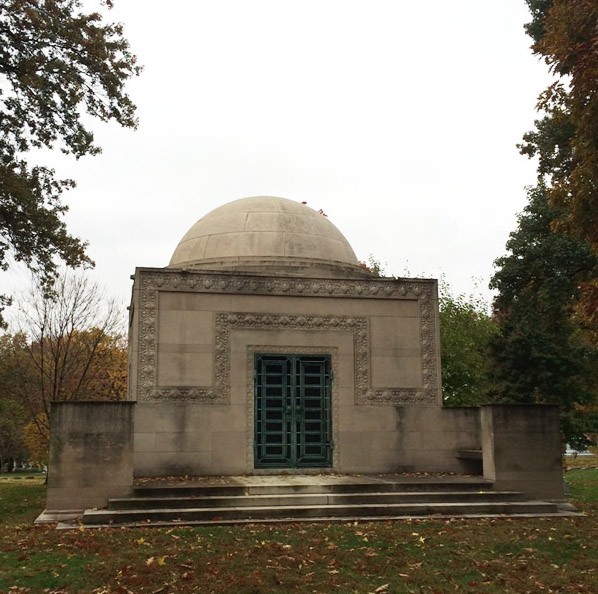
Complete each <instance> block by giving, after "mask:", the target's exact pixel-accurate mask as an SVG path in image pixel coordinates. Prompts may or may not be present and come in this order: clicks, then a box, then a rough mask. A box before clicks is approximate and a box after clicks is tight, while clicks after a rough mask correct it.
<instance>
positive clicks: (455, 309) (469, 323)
mask: <svg viewBox="0 0 598 594" xmlns="http://www.w3.org/2000/svg"><path fill="white" fill-rule="evenodd" d="M439 302H440V303H439V309H440V345H441V347H440V348H441V355H442V395H443V400H444V403H445V404H446V405H449V406H474V405H478V404H481V403H483V402H487V400H488V394H489V392H490V387H491V385H490V379H489V377H490V376H489V371H490V370H489V366H488V356H487V350H488V345H489V343H490V340H491V339H492V337H494V336H495V334H496V332H497V328H496V324H495V322H494V321H493V320H492V318H491V317H490V316H489V315H488V313H487V309H488V308H487V305H486V303H485V302H484V300H483V299H481V298H479V297H475V296H473V295H470V296H469V297H466V296H465V295H463V294H461V295H456V296H455V295H453V294H452V292H451V290H450V287H449V286H448V284H447V283H446V282H442V283H441V284H440V297H439Z"/></svg>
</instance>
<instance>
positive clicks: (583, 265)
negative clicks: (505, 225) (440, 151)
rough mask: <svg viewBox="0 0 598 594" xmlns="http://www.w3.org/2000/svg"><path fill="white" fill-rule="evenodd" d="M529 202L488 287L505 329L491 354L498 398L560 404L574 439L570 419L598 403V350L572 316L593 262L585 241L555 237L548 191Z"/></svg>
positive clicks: (534, 192)
mask: <svg viewBox="0 0 598 594" xmlns="http://www.w3.org/2000/svg"><path fill="white" fill-rule="evenodd" d="M528 200H529V202H528V205H527V207H526V208H525V210H524V212H523V213H522V214H521V215H520V216H519V220H518V223H519V225H518V228H517V230H516V231H514V232H513V233H511V235H510V239H509V241H508V242H507V250H508V252H509V254H508V255H506V256H504V257H502V258H498V259H497V260H496V262H495V265H496V267H497V271H496V273H495V274H494V276H493V278H492V281H491V283H490V286H491V288H494V289H497V290H498V295H497V297H496V299H495V301H494V314H495V317H496V321H497V323H498V325H499V328H500V333H499V335H498V336H496V337H495V338H494V339H493V341H492V344H491V350H490V354H491V358H492V364H493V373H494V378H495V382H496V385H495V397H496V399H497V400H499V401H506V402H528V403H556V404H559V405H560V406H561V408H562V412H563V429H564V432H565V435H566V437H567V439H575V438H576V436H577V438H579V436H580V435H579V430H574V423H571V422H567V418H570V413H571V412H572V411H574V410H576V409H577V408H578V407H579V406H580V405H584V404H587V403H590V402H592V401H593V400H594V399H595V398H596V388H597V385H596V381H595V380H596V377H595V372H594V369H595V366H596V365H597V364H598V351H597V349H596V347H594V346H592V344H591V342H590V341H589V340H588V335H587V332H585V333H584V332H583V331H582V330H581V329H580V328H579V325H578V324H577V323H576V320H575V318H574V317H573V313H574V308H575V304H576V303H577V299H578V298H579V294H580V289H579V282H580V280H581V279H582V278H583V277H584V275H585V274H587V271H588V270H590V269H592V268H593V267H594V266H595V265H596V258H595V256H594V255H593V254H592V251H591V250H590V248H589V246H588V245H587V244H586V243H584V242H582V241H580V240H579V239H577V238H575V237H572V236H569V235H565V234H562V233H555V232H553V229H552V226H553V223H554V221H555V219H556V218H558V216H559V215H560V212H559V210H557V209H555V208H554V207H552V206H551V205H550V204H549V202H548V198H547V191H546V188H545V187H544V186H543V185H541V184H540V185H539V186H537V187H536V188H532V189H530V190H529V192H528ZM568 415H569V417H568Z"/></svg>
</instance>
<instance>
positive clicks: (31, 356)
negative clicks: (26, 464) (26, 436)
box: [0, 273, 126, 454]
mask: <svg viewBox="0 0 598 594" xmlns="http://www.w3.org/2000/svg"><path fill="white" fill-rule="evenodd" d="M52 291H53V296H52V297H47V296H46V295H45V293H44V291H43V290H42V289H41V288H40V287H39V285H35V286H34V287H32V289H31V290H30V292H29V293H28V294H27V295H26V296H24V297H23V298H22V299H21V300H19V302H18V308H19V312H20V322H19V324H20V327H19V331H18V332H16V333H14V334H12V335H5V336H4V337H3V343H2V344H4V345H5V348H4V353H5V357H4V358H3V360H2V361H0V370H2V368H6V367H8V369H9V370H10V374H11V378H12V383H11V386H12V388H11V390H10V392H9V394H8V396H9V397H10V398H11V399H12V400H14V401H16V402H18V403H19V404H21V405H22V406H24V407H26V408H27V410H28V413H29V419H30V421H31V423H32V425H31V426H30V428H29V431H28V432H29V433H31V430H32V427H33V426H35V427H36V428H37V432H38V433H39V435H40V436H41V438H42V440H47V435H48V432H49V422H48V419H49V416H50V414H49V413H50V403H51V402H52V401H56V400H122V399H124V398H125V394H126V342H125V340H124V337H123V335H122V333H121V325H122V317H123V316H122V312H121V310H120V308H119V307H118V305H117V304H116V302H115V301H114V300H110V299H107V298H106V296H105V293H104V291H102V290H101V288H100V287H99V286H98V285H97V284H95V283H93V282H91V281H90V280H89V279H88V278H87V277H86V276H83V275H81V274H79V275H74V274H72V273H71V274H68V273H65V274H64V275H63V276H61V277H59V278H58V279H57V280H56V281H55V283H54V285H53V287H52ZM5 375H6V372H5ZM29 441H30V443H33V441H31V439H30V440H29ZM35 450H36V452H38V454H39V451H40V449H39V447H36V448H35Z"/></svg>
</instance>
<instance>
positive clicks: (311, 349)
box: [47, 197, 563, 510]
mask: <svg viewBox="0 0 598 594" xmlns="http://www.w3.org/2000/svg"><path fill="white" fill-rule="evenodd" d="M132 278H133V281H134V284H133V297H132V302H131V307H130V350H129V386H128V401H127V402H121V403H101V402H93V403H56V404H55V405H54V406H53V411H52V444H51V454H50V472H49V479H48V501H47V509H48V510H67V509H70V510H78V509H83V508H86V507H94V506H95V507H101V506H102V505H105V503H106V500H107V498H108V497H118V496H124V495H126V494H127V493H128V492H129V491H130V490H131V487H132V484H133V481H134V479H135V478H138V477H160V476H162V477H164V476H177V475H178V476H182V475H188V476H205V475H247V474H268V473H271V474H283V473H297V474H301V473H305V474H308V473H327V472H333V473H338V474H352V473H370V474H371V473H400V472H414V471H423V472H456V473H463V472H467V473H478V474H483V475H484V477H486V478H489V479H491V480H493V481H494V482H495V484H496V485H498V486H499V487H500V488H514V487H516V488H518V489H519V490H522V491H524V492H526V493H527V494H528V495H530V496H542V497H544V498H555V499H558V498H562V496H563V486H562V477H561V475H560V447H559V440H558V423H557V410H556V407H517V406H506V407H505V406H502V407H501V406H485V407H470V408H444V407H443V406H442V395H441V373H440V351H439V332H438V297H437V283H436V281H435V280H428V279H402V278H399V279H397V278H383V277H376V276H374V275H372V274H371V272H370V271H368V270H367V269H365V268H364V267H362V266H360V264H359V262H358V260H357V258H356V257H355V254H354V252H353V250H352V248H351V246H350V245H349V243H348V242H347V240H346V239H345V237H344V236H343V235H342V233H341V232H340V231H339V230H338V229H337V228H336V227H335V226H334V225H333V224H332V223H331V222H330V221H329V220H328V218H326V216H324V215H322V214H321V213H319V212H316V211H314V210H312V209H311V208H309V207H308V206H306V205H305V204H302V203H298V202H294V201H291V200H286V199H283V198H273V197H254V198H245V199H242V200H237V201H235V202H231V203H229V204H226V205H224V206H221V207H220V208H217V209H216V210H214V211H212V212H210V213H209V214H207V215H205V216H204V217H203V218H201V219H200V220H199V221H198V222H197V223H195V225H193V226H192V227H191V229H190V230H189V231H188V232H187V233H186V235H185V236H184V237H183V238H182V240H181V241H180V243H179V244H178V246H177V247H176V249H175V251H174V254H173V256H172V258H171V260H170V264H169V265H168V266H167V267H165V268H137V270H136V272H135V275H134V276H133V277H132Z"/></svg>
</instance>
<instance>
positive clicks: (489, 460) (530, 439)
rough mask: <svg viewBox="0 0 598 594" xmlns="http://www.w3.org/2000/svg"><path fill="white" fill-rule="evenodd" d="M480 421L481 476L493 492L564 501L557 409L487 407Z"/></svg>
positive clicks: (549, 407) (529, 406) (523, 406)
mask: <svg viewBox="0 0 598 594" xmlns="http://www.w3.org/2000/svg"><path fill="white" fill-rule="evenodd" d="M481 421H482V450H483V465H484V477H485V478H487V479H489V480H492V481H494V488H495V489H501V490H511V489H512V490H516V491H522V492H523V493H525V494H526V495H527V496H528V497H535V498H542V499H559V500H562V499H564V497H565V493H564V481H563V466H562V454H561V435H560V429H559V408H558V406H550V405H533V404H529V405H528V404H488V405H484V406H482V407H481Z"/></svg>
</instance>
